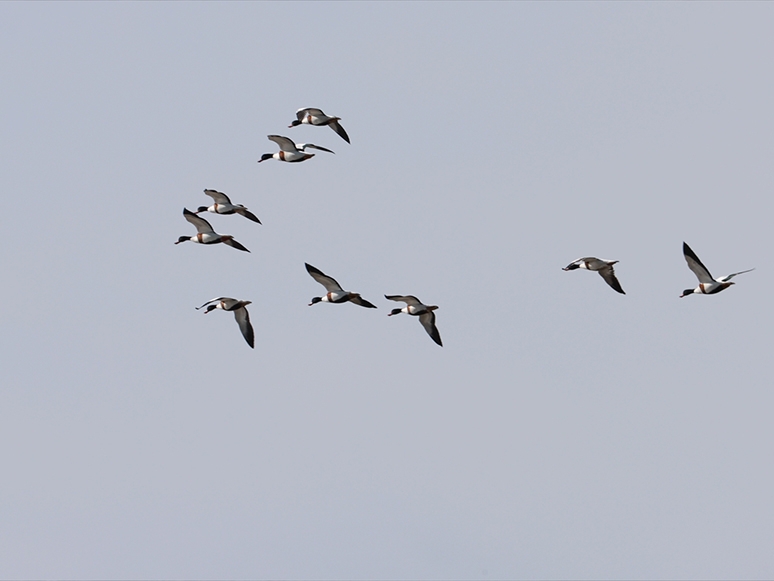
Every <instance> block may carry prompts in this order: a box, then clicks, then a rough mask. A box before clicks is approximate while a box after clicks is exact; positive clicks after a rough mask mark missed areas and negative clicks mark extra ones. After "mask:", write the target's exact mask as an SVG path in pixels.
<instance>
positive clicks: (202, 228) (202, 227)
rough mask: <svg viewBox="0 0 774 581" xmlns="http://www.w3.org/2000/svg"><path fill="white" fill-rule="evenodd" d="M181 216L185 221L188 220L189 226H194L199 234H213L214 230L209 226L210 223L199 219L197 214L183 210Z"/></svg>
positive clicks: (186, 209)
mask: <svg viewBox="0 0 774 581" xmlns="http://www.w3.org/2000/svg"><path fill="white" fill-rule="evenodd" d="M183 216H185V219H186V220H188V221H189V222H190V223H191V224H193V225H194V226H196V231H197V232H199V233H200V234H208V233H209V232H215V230H213V229H212V226H210V223H209V222H208V221H207V220H205V219H204V218H200V217H199V216H198V215H197V214H194V213H193V212H191V210H189V209H188V208H183Z"/></svg>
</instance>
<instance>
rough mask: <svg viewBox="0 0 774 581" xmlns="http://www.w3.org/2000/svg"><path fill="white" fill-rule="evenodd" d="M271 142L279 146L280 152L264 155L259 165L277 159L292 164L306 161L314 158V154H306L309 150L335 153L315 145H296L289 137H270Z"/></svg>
mask: <svg viewBox="0 0 774 581" xmlns="http://www.w3.org/2000/svg"><path fill="white" fill-rule="evenodd" d="M268 137H269V140H270V141H273V142H274V143H276V144H277V145H279V148H280V150H279V151H278V152H277V153H264V154H263V155H262V156H261V159H259V160H258V163H261V162H262V161H266V160H267V159H276V160H279V161H287V162H290V163H293V162H300V161H306V160H307V159H310V158H312V157H314V153H306V149H307V148H311V149H319V150H320V151H327V152H328V153H333V152H332V151H331V150H330V149H326V148H325V147H320V146H319V145H315V144H314V143H299V144H296V143H294V142H293V140H292V139H290V138H289V137H283V136H282V135H269V136H268Z"/></svg>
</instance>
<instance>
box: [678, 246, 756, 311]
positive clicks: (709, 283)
mask: <svg viewBox="0 0 774 581" xmlns="http://www.w3.org/2000/svg"><path fill="white" fill-rule="evenodd" d="M683 256H685V261H686V262H687V263H688V268H690V269H691V270H692V271H693V274H695V275H696V278H698V279H699V286H697V287H696V288H688V289H685V290H684V291H683V294H681V295H680V298H683V297H687V296H688V295H692V294H697V295H714V294H716V293H719V292H720V291H722V290H725V289H727V288H728V287H730V286H731V285H732V284H736V283H733V282H729V281H730V280H731V279H732V278H734V277H735V276H736V275H738V274H744V273H745V272H750V271H751V270H755V269H754V268H750V269H748V270H743V271H741V272H735V273H734V274H727V275H726V276H721V277H719V278H712V275H711V274H710V271H709V270H707V267H706V266H704V264H702V262H701V260H699V257H698V256H696V253H695V252H694V251H693V250H691V247H690V246H688V245H687V244H686V243H685V242H683Z"/></svg>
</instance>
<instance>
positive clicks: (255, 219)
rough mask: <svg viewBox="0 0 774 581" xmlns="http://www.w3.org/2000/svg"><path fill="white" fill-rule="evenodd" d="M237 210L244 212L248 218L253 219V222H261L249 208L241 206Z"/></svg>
mask: <svg viewBox="0 0 774 581" xmlns="http://www.w3.org/2000/svg"><path fill="white" fill-rule="evenodd" d="M237 212H238V213H240V214H242V215H243V216H244V217H245V218H247V219H248V220H252V221H253V222H258V223H259V224H260V223H261V221H260V220H259V219H258V217H257V216H256V215H255V214H253V213H252V212H251V211H250V210H248V209H247V208H240V209H239V210H237Z"/></svg>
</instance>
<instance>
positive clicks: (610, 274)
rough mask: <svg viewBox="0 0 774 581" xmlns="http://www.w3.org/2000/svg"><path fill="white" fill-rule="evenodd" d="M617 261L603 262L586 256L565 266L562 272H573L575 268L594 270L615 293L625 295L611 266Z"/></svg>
mask: <svg viewBox="0 0 774 581" xmlns="http://www.w3.org/2000/svg"><path fill="white" fill-rule="evenodd" d="M617 262H618V261H617V260H603V259H601V258H594V257H593V256H587V257H586V258H579V259H578V260H575V261H573V262H571V263H570V264H568V265H567V266H565V267H564V268H563V269H562V270H575V269H576V268H585V269H586V270H594V271H596V272H598V273H599V275H600V276H601V277H602V278H604V279H605V282H606V283H607V284H609V285H610V286H611V287H612V289H613V290H614V291H616V292H619V293H621V294H622V295H625V294H626V293H625V292H624V290H623V289H622V288H621V283H620V282H618V279H617V278H616V277H615V271H614V270H613V265H614V264H615V263H617Z"/></svg>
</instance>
